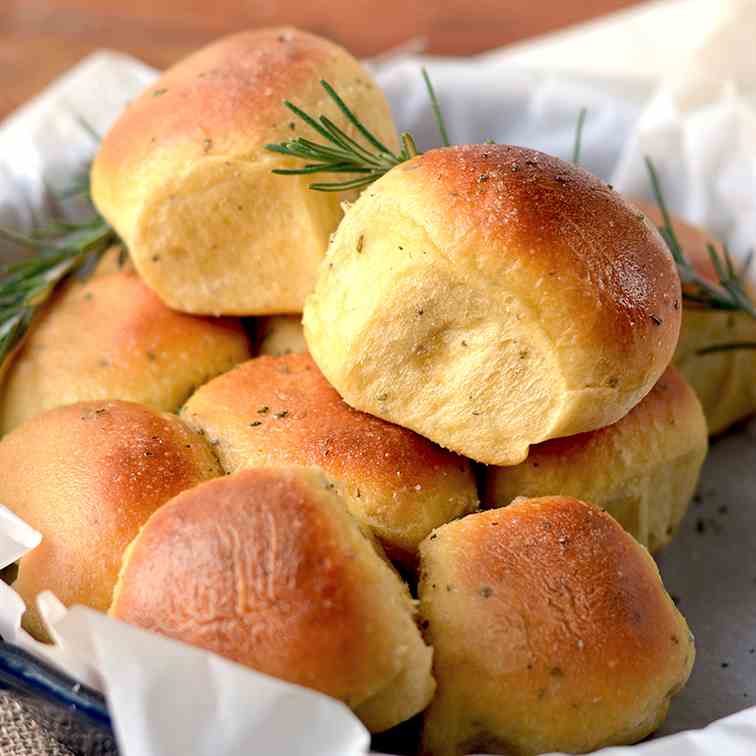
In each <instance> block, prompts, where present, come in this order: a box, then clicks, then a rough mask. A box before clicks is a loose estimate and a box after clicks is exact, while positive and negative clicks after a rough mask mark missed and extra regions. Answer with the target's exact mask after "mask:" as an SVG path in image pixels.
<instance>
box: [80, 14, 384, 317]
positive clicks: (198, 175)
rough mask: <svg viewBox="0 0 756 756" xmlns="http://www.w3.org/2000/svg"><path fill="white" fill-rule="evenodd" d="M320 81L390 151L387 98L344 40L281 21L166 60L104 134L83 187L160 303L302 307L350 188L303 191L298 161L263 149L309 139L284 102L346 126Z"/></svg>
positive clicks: (273, 309) (205, 307)
mask: <svg viewBox="0 0 756 756" xmlns="http://www.w3.org/2000/svg"><path fill="white" fill-rule="evenodd" d="M321 79H325V80H327V81H328V82H329V83H330V84H331V85H333V86H334V87H335V89H336V90H337V91H338V92H339V93H340V94H341V96H342V97H343V98H344V99H345V100H346V101H347V102H349V104H350V106H351V107H352V109H353V110H354V112H356V113H357V114H358V115H359V117H360V118H361V120H362V121H363V122H364V123H365V124H366V125H367V126H368V127H369V128H370V129H371V130H372V131H373V132H375V133H376V134H377V135H378V136H379V137H380V138H381V140H382V141H383V142H384V143H386V144H387V145H388V146H389V147H390V148H395V147H396V145H397V141H398V139H397V135H396V132H395V129H394V126H393V123H392V120H391V114H390V111H389V107H388V104H387V102H386V99H385V97H384V96H383V94H382V92H381V91H380V89H379V88H378V87H377V86H376V84H375V83H374V82H373V80H372V78H371V77H370V74H369V73H368V72H367V71H366V70H365V69H364V68H363V67H362V66H361V65H360V64H359V63H358V62H357V61H356V60H355V59H354V58H353V57H352V56H351V55H349V54H348V53H347V52H346V51H345V50H343V49H342V48H341V47H339V46H337V45H335V44H333V43H331V42H328V41H326V40H324V39H321V38H320V37H316V36H314V35H312V34H307V33H306V32H302V31H298V30H296V29H291V28H274V29H258V30H254V31H245V32H242V33H239V34H235V35H233V36H230V37H226V38H224V39H221V40H219V41H218V42H215V43H214V44H211V45H209V46H208V47H205V48H203V49H202V50H200V51H198V52H196V53H195V54H193V55H191V56H190V57H188V58H186V59H185V60H183V61H181V62H180V63H178V64H176V65H175V66H174V67H173V68H171V69H169V70H168V71H166V72H165V73H164V74H163V75H162V76H161V77H160V78H159V79H158V80H157V81H156V82H155V83H154V84H153V85H152V86H150V87H149V88H148V89H147V91H145V92H144V94H142V95H141V96H140V97H139V98H137V99H136V100H134V101H133V102H132V103H131V104H130V105H129V106H128V107H127V109H126V110H125V112H124V113H123V114H122V115H121V117H120V118H119V119H118V120H117V121H116V123H115V125H114V126H113V127H112V128H111V130H110V131H109V132H108V133H107V135H106V136H105V137H104V139H103V141H102V145H101V148H100V151H99V153H98V154H97V157H96V159H95V162H94V165H93V167H92V175H91V178H92V198H93V200H94V203H95V205H96V206H97V208H98V209H99V210H100V212H101V213H102V215H103V216H104V217H105V218H106V219H107V220H108V221H109V222H110V223H111V224H112V225H113V227H114V228H115V229H116V230H117V232H118V234H119V236H120V237H121V238H122V239H123V240H124V241H125V243H126V245H127V246H128V248H129V251H130V253H131V256H132V258H133V260H134V263H135V265H136V267H137V269H138V270H139V273H140V275H141V276H142V277H143V278H144V280H145V282H146V283H147V285H148V286H149V287H150V288H152V289H153V290H154V291H155V292H156V293H157V294H158V296H159V297H160V298H161V299H162V300H163V301H164V302H165V303H166V304H168V306H170V307H172V308H174V309H177V310H181V311H184V312H191V313H196V314H205V315H208V314H209V315H221V314H222V315H266V314H276V313H289V312H291V313H294V312H301V311H302V306H303V303H304V298H305V296H306V295H307V294H308V293H309V292H310V290H311V289H312V287H313V285H314V283H315V278H316V273H317V269H318V265H319V263H320V261H321V259H322V257H323V254H324V252H325V249H326V246H327V245H328V237H329V235H330V234H331V232H333V231H334V229H335V228H336V226H337V224H338V222H339V220H340V218H341V216H342V210H341V202H342V201H343V200H344V199H347V198H350V197H351V196H352V195H351V194H345V193H343V192H337V193H329V192H314V191H311V190H309V189H308V188H307V187H308V184H309V183H310V179H309V178H308V177H307V176H298V177H287V176H278V175H274V174H273V173H272V172H271V171H272V169H274V168H287V167H293V166H295V165H296V166H301V161H294V160H292V159H290V158H286V157H283V156H281V155H276V154H273V153H271V152H269V151H267V150H266V149H265V145H266V144H268V143H278V142H282V141H285V140H287V139H290V138H292V137H296V136H306V137H309V138H313V137H314V138H317V134H316V133H315V131H314V130H313V129H312V128H311V127H309V126H305V125H304V124H303V123H302V122H301V121H299V120H298V119H297V118H296V117H295V116H294V115H293V114H292V113H291V112H290V111H289V110H288V109H287V108H286V107H285V106H284V100H291V101H292V102H294V103H296V105H298V106H299V107H301V108H303V109H304V110H305V111H307V112H313V113H316V114H318V115H324V116H327V117H329V118H331V120H332V121H334V122H335V123H336V125H337V126H339V127H341V128H342V129H343V130H344V131H345V132H346V133H347V134H350V135H354V133H355V129H354V127H353V126H352V125H351V124H350V123H349V122H348V121H347V119H346V118H345V116H344V115H343V113H342V112H341V111H340V110H339V109H338V108H337V107H336V105H335V104H334V103H333V102H332V101H331V100H330V99H329V98H328V96H327V95H326V93H325V91H324V89H323V88H322V86H321V84H320V81H321Z"/></svg>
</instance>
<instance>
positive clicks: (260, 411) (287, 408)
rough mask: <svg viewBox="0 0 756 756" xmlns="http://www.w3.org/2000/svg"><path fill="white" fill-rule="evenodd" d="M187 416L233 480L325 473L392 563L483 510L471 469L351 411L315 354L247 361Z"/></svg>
mask: <svg viewBox="0 0 756 756" xmlns="http://www.w3.org/2000/svg"><path fill="white" fill-rule="evenodd" d="M181 416H182V418H183V419H184V420H185V421H186V422H187V423H188V424H189V425H190V427H192V428H194V429H195V430H197V431H200V432H202V433H204V434H205V435H206V437H207V438H208V439H210V441H211V442H212V443H213V444H214V446H215V450H216V452H217V453H218V456H219V459H220V461H221V464H222V465H223V467H224V468H225V470H226V472H236V471H237V470H240V469H242V468H245V467H270V466H274V467H280V466H287V465H304V466H317V467H319V468H320V469H321V470H322V471H323V472H324V474H325V475H326V476H327V477H328V479H329V480H331V481H332V482H333V484H334V485H335V486H336V488H337V490H338V491H339V493H340V494H341V495H342V496H343V497H344V499H345V500H346V502H347V506H348V507H349V510H350V512H351V513H352V514H353V515H354V516H355V517H356V518H357V519H358V520H359V521H360V523H362V524H363V525H367V526H368V527H370V528H371V529H372V530H373V531H374V532H375V533H376V534H377V535H378V536H379V537H380V538H381V540H382V541H383V542H384V543H385V544H386V545H387V546H388V547H390V548H391V550H392V555H393V556H397V557H400V558H401V556H402V555H403V554H408V555H412V554H414V553H415V551H416V550H417V545H418V544H419V543H420V541H421V540H422V539H423V538H425V536H426V535H428V533H430V532H431V530H432V529H433V528H434V527H437V526H438V525H441V524H442V523H444V522H448V521H449V520H451V519H453V518H454V517H458V516H459V515H461V514H464V513H465V512H470V511H472V510H474V509H476V508H477V504H478V500H477V493H476V488H475V481H474V478H473V475H472V472H471V470H470V466H469V464H468V462H467V460H465V459H463V458H462V457H458V456H457V455H455V454H450V453H449V452H446V451H444V450H443V449H440V448H439V447H437V446H435V445H434V444H432V443H430V442H429V441H427V440H426V439H424V438H421V437H420V436H418V435H416V434H415V433H412V431H408V430H406V429H404V428H399V427H398V426H395V425H390V424H389V423H386V422H384V421H383V420H379V419H378V418H375V417H372V416H370V415H366V414H364V413H362V412H357V411H355V410H353V409H352V408H351V407H349V406H348V405H347V404H345V403H344V402H343V401H342V399H341V397H339V395H338V394H337V393H336V391H335V390H334V389H333V388H332V387H331V386H330V385H329V384H328V382H327V381H326V380H325V378H323V375H322V374H321V372H320V371H319V370H318V368H317V366H316V365H315V363H314V362H313V361H312V359H311V357H310V356H309V355H308V354H291V355H287V356H285V357H258V358H256V359H254V360H250V361H249V362H246V363H244V364H243V365H240V366H239V367H237V368H236V369H234V370H232V371H231V372H229V373H226V374H225V375H222V376H219V377H218V378H215V379H214V380H212V381H211V382H210V383H208V384H206V385H205V386H203V387H202V388H201V389H199V391H197V393H196V394H194V396H193V397H192V398H191V399H190V400H189V401H188V402H187V403H186V405H185V406H184V408H183V410H182V413H181ZM396 552H398V553H396Z"/></svg>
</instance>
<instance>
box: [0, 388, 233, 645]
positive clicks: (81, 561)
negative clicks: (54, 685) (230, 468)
mask: <svg viewBox="0 0 756 756" xmlns="http://www.w3.org/2000/svg"><path fill="white" fill-rule="evenodd" d="M0 470H2V475H0V501H2V503H3V504H4V505H5V506H7V507H8V508H9V509H11V510H12V511H13V512H15V514H17V515H18V516H19V517H20V518H21V519H23V520H25V521H26V522H27V523H29V525H31V526H32V527H33V528H36V529H37V530H38V531H40V533H41V534H42V543H41V544H40V545H39V546H38V547H37V548H36V549H34V550H33V551H30V552H29V553H28V554H27V555H26V556H24V557H23V558H22V559H21V561H20V565H19V571H18V578H17V580H16V582H15V583H14V584H13V587H14V588H15V589H16V591H18V593H19V595H20V596H21V598H23V599H24V601H25V602H26V606H27V611H26V614H25V615H24V626H25V627H26V628H27V629H28V630H29V631H30V632H31V633H32V634H33V635H35V636H36V637H39V638H44V637H45V632H44V629H43V626H42V624H41V620H40V618H39V616H38V614H37V611H36V604H35V599H36V596H37V594H38V593H40V592H41V591H44V590H51V591H53V592H54V593H55V595H56V596H57V597H58V598H59V599H60V600H61V601H62V602H63V603H64V604H65V605H66V606H70V605H72V604H84V605H85V606H90V607H92V608H94V609H99V610H100V611H107V609H108V607H109V606H110V601H111V598H112V593H113V586H114V585H115V582H116V578H117V576H118V570H119V568H120V565H121V558H122V556H123V552H124V549H125V548H126V547H127V546H128V545H129V543H130V542H131V540H132V539H133V538H134V537H135V536H136V534H137V532H138V531H139V528H140V527H141V526H142V525H143V524H144V523H145V522H146V520H147V518H148V517H149V516H150V515H151V514H152V513H153V512H154V511H155V510H156V509H158V507H160V506H162V505H163V504H164V503H165V502H166V501H168V500H169V499H171V498H173V497H174V496H175V495H176V494H177V493H179V492H180V491H183V490H184V489H186V488H191V487H192V486H195V485H197V484H198V483H201V482H202V481H205V480H208V479H209V478H212V477H215V476H217V475H220V474H221V470H220V467H219V466H218V462H217V460H216V458H215V456H214V455H213V453H212V451H211V449H210V447H209V446H208V445H207V444H206V442H205V441H204V439H203V438H201V437H200V436H198V435H197V434H196V433H194V432H193V431H191V430H189V428H187V427H186V426H185V425H184V424H183V423H182V422H181V421H180V420H179V419H178V418H177V417H175V416H174V415H167V414H165V415H164V414H161V413H159V412H156V411H155V410H153V409H150V408H148V407H143V406H141V405H138V404H134V403H132V402H120V401H104V402H81V403H79V404H73V405H69V406H66V407H59V408H57V409H53V410H50V411H48V412H45V413H44V414H42V415H37V416H36V417H34V418H32V419H31V420H28V421H27V422H26V423H24V424H23V425H21V426H20V427H18V428H16V429H15V430H14V431H12V432H11V433H9V434H8V435H7V436H5V437H4V438H3V440H2V441H0Z"/></svg>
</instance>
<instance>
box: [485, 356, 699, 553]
mask: <svg viewBox="0 0 756 756" xmlns="http://www.w3.org/2000/svg"><path fill="white" fill-rule="evenodd" d="M707 441H708V437H707V429H706V418H705V417H704V414H703V410H702V409H701V403H700V402H699V401H698V398H697V397H696V395H695V392H694V391H693V389H692V388H691V387H690V386H689V385H688V384H687V383H686V381H685V379H684V378H683V377H682V375H680V373H679V372H678V371H677V370H676V369H675V368H673V367H669V368H667V370H666V372H665V373H664V375H663V376H662V377H661V378H660V379H659V380H658V381H657V383H656V385H655V386H654V388H653V389H651V391H650V393H648V394H647V395H646V396H645V397H644V398H643V399H642V400H641V402H640V403H639V404H638V405H636V406H635V407H634V408H633V409H632V410H630V412H629V413H628V414H627V415H625V417H623V418H622V419H621V420H618V421H617V422H616V423H614V424H613V425H609V426H607V427H606V428H601V429H599V430H596V431H588V432H587V433H580V434H578V435H577V436H569V437H567V438H557V439H552V440H551V441H544V442H543V443H542V444H536V445H535V446H532V447H531V448H530V453H529V454H528V458H527V459H526V460H525V461H524V462H522V463H521V464H519V465H514V466H513V467H493V466H492V467H487V468H486V469H485V471H484V473H483V474H484V480H485V482H484V493H483V496H482V499H483V503H484V505H485V506H487V507H503V506H506V505H507V504H509V503H510V502H511V501H512V500H513V499H515V498H516V497H520V496H528V497H536V496H546V495H549V494H560V495H563V496H574V497H575V498H578V499H582V500H583V501H590V502H591V503H593V504H595V505H596V506H598V507H601V508H602V509H605V510H606V511H607V512H608V513H609V514H610V515H612V517H614V518H615V519H616V520H617V521H618V522H619V523H620V525H622V527H624V528H625V530H627V532H628V533H630V534H631V535H632V536H633V537H634V538H635V539H636V540H637V541H639V542H640V543H641V544H642V545H643V546H646V547H647V548H648V549H649V550H651V551H656V550H658V549H659V548H661V547H662V546H664V545H666V544H667V543H669V541H670V540H671V539H672V537H673V535H674V533H675V531H676V530H677V527H678V525H679V524H680V521H681V520H682V518H683V516H684V515H685V512H686V511H687V509H688V505H689V503H690V500H691V498H692V496H693V493H694V492H695V488H696V484H697V482H698V476H699V473H700V471H701V466H702V465H703V462H704V459H705V457H706V450H707V446H708V443H707Z"/></svg>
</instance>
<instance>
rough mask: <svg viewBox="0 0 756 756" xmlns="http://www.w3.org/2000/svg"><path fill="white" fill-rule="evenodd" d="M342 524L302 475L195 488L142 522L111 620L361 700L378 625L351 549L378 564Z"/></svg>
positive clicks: (334, 505)
mask: <svg viewBox="0 0 756 756" xmlns="http://www.w3.org/2000/svg"><path fill="white" fill-rule="evenodd" d="M344 518H348V515H347V514H346V511H345V510H344V509H343V504H342V503H341V502H340V501H339V500H338V498H336V497H335V496H334V495H333V494H332V493H331V492H330V491H329V490H328V489H327V484H326V481H325V480H324V479H323V478H321V477H319V476H317V475H315V474H314V473H312V472H310V471H304V470H297V471H294V472H293V471H288V470H269V469H268V470H263V469H260V470H246V471H242V472H240V473H237V474H236V475H233V476H231V477H228V478H221V479H218V480H216V481H211V482H209V483H207V484H205V485H202V486H198V487H197V488H195V489H193V490H191V491H187V492H185V493H183V494H181V495H179V496H177V497H176V498H175V499H174V500H173V501H172V502H170V503H169V504H168V505H166V506H165V507H163V508H162V509H160V510H159V511H158V512H157V513H156V514H155V515H153V516H152V517H151V518H150V520H149V522H148V524H147V525H146V526H145V528H144V529H143V530H142V532H141V534H140V535H139V537H138V538H137V540H136V541H135V543H134V545H133V546H132V547H131V548H130V550H129V552H128V556H127V559H126V560H125V562H124V567H123V571H122V575H121V579H120V581H119V586H118V588H117V590H116V594H115V600H114V603H113V607H112V610H111V613H112V614H113V616H115V617H117V618H119V619H123V620H125V621H127V622H131V623H134V624H137V625H140V626H142V627H145V628H148V629H150V630H154V631H156V632H159V633H162V634H164V635H168V636H170V637H172V638H177V639H179V640H182V641H185V642H187V643H191V644H194V645H198V646H201V647H203V648H206V649H209V650H211V651H214V652H216V653H219V654H221V655H223V656H225V657H227V658H229V659H233V660H234V661H236V662H239V663H241V664H244V665H247V666H250V667H252V668H254V669H257V670H260V671H262V672H265V673H267V674H271V675H274V676H276V677H279V678H281V679H284V680H289V681H291V682H295V683H299V684H302V685H306V686H308V687H310V688H314V689H316V690H320V691H323V692H325V693H328V694H330V695H332V696H335V697H337V698H340V699H342V700H346V701H347V703H350V696H355V695H356V696H357V697H358V698H359V697H362V698H363V699H364V698H365V697H366V693H368V692H372V691H371V687H375V686H376V684H377V683H381V684H383V683H385V680H382V679H381V676H382V675H385V674H387V672H386V670H385V669H382V668H381V666H382V664H384V663H385V660H384V659H382V658H381V656H380V654H377V653H376V655H375V657H376V658H374V655H373V652H375V651H376V650H377V649H378V647H379V645H380V642H381V641H380V639H381V636H382V634H385V633H386V627H385V626H384V624H385V622H386V621H387V616H386V615H385V614H384V613H383V611H382V609H383V607H382V605H381V597H380V596H377V595H373V594H372V592H371V588H370V583H371V580H373V577H371V575H370V574H369V573H367V572H366V570H365V563H364V561H360V556H361V555H360V553H359V552H358V551H357V549H363V548H364V549H366V550H367V551H369V552H371V556H372V557H373V559H374V560H375V566H376V567H380V566H381V565H380V560H379V558H378V557H377V555H375V554H372V547H371V546H370V545H369V544H368V542H367V541H365V540H364V539H363V538H362V536H360V535H359V533H357V532H356V526H355V525H354V524H352V523H351V522H349V521H347V520H345V519H344ZM350 528H351V530H350ZM352 531H355V532H352ZM355 536H356V537H357V538H358V539H360V540H361V541H362V543H359V542H358V541H357V540H355ZM398 587H399V583H398V581H397V588H398ZM351 703H352V704H357V703H359V700H353V701H351Z"/></svg>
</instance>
